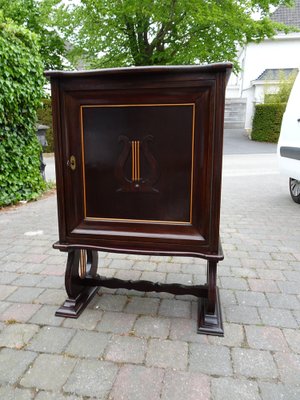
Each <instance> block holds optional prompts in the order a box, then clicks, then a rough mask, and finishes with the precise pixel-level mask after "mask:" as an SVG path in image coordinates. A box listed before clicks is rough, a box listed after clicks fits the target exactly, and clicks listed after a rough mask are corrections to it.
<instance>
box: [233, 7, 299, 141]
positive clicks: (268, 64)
mask: <svg viewBox="0 0 300 400" xmlns="http://www.w3.org/2000/svg"><path fill="white" fill-rule="evenodd" d="M271 18H272V20H274V21H277V22H281V23H284V24H286V25H289V26H293V27H296V28H297V29H300V0H296V1H295V6H294V7H292V8H290V7H279V8H278V9H277V10H276V11H275V12H274V13H273V14H272V17H271ZM238 60H239V64H240V66H241V69H242V70H241V72H240V73H239V74H238V75H234V74H232V76H231V78H230V80H229V83H228V87H227V93H226V97H227V103H228V104H230V103H233V104H237V103H238V102H240V103H241V104H243V106H244V107H245V109H244V127H245V129H246V131H247V132H248V133H249V134H251V129H252V119H253V114H254V110H255V104H257V103H262V102H263V101H264V95H265V93H268V92H269V91H273V92H274V91H275V90H276V87H277V85H278V82H279V76H280V75H281V74H284V75H285V76H288V75H289V74H290V73H292V72H294V71H297V70H298V68H299V67H300V32H291V33H288V34H284V33H278V34H277V35H276V36H275V37H274V38H272V39H265V40H264V41H262V42H261V43H249V44H247V46H245V47H244V48H243V49H240V52H239V57H238Z"/></svg>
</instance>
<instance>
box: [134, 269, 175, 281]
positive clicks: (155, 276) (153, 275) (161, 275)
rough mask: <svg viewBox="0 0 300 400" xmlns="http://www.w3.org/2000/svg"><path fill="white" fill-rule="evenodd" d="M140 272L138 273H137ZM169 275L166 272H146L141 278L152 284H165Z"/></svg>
mask: <svg viewBox="0 0 300 400" xmlns="http://www.w3.org/2000/svg"><path fill="white" fill-rule="evenodd" d="M135 272H138V271H135ZM166 277H167V274H166V273H165V272H157V271H144V272H143V273H142V275H141V277H140V279H141V280H144V281H150V282H165V281H166Z"/></svg>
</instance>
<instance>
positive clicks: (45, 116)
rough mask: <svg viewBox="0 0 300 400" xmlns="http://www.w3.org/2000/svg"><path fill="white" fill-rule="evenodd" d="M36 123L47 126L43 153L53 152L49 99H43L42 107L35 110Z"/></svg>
mask: <svg viewBox="0 0 300 400" xmlns="http://www.w3.org/2000/svg"><path fill="white" fill-rule="evenodd" d="M37 117H38V123H39V124H41V125H47V126H49V129H47V131H46V139H47V143H48V144H47V146H46V147H45V148H44V152H45V153H53V152H54V142H53V140H54V139H53V130H52V108H51V99H43V104H42V107H40V108H39V109H38V110H37Z"/></svg>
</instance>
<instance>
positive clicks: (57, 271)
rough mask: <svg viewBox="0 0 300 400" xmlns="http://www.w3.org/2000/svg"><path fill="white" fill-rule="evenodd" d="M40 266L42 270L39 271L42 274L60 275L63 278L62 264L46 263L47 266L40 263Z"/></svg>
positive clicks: (63, 269)
mask: <svg viewBox="0 0 300 400" xmlns="http://www.w3.org/2000/svg"><path fill="white" fill-rule="evenodd" d="M40 266H41V267H42V270H41V271H39V272H40V273H41V274H42V275H48V276H60V277H61V278H62V279H63V276H64V274H65V266H64V265H47V267H45V266H44V264H40Z"/></svg>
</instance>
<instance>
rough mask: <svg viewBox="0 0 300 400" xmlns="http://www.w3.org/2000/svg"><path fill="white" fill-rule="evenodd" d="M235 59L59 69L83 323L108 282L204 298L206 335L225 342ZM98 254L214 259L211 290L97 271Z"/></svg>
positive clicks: (68, 237)
mask: <svg viewBox="0 0 300 400" xmlns="http://www.w3.org/2000/svg"><path fill="white" fill-rule="evenodd" d="M231 67H232V66H231V64H229V63H222V64H212V65H208V66H190V67H186V66H182V67H141V68H120V69H109V70H98V71H86V72H63V71H52V72H47V73H46V75H47V76H48V77H50V79H51V87H52V108H53V122H54V132H55V156H56V157H55V162H56V182H57V195H58V196H57V197H58V219H59V241H58V242H57V243H55V244H54V247H55V248H57V249H59V250H61V251H67V252H68V261H67V267H66V278H65V279H66V290H67V294H68V299H67V300H66V302H65V304H64V305H63V306H62V307H61V308H60V309H59V310H58V311H57V315H61V316H67V317H73V318H76V317H77V316H78V315H79V314H80V312H81V311H82V310H83V309H84V308H85V307H86V305H87V304H88V302H89V301H90V300H91V298H92V297H93V295H94V294H95V293H96V291H97V289H98V287H99V286H104V287H111V288H117V287H122V288H127V289H135V290H141V291H157V292H161V291H166V292H170V293H174V294H192V295H194V296H197V297H199V298H200V303H199V319H198V320H199V323H198V325H199V327H198V332H199V333H206V334H215V335H223V328H222V320H221V311H220V304H219V296H218V290H217V286H216V276H217V263H218V261H220V260H222V259H223V254H222V250H221V246H220V239H219V220H220V197H221V170H222V147H223V119H224V98H225V87H226V82H227V80H228V78H229V74H230V71H231ZM97 251H111V252H120V253H122V252H124V253H132V254H151V255H182V256H193V257H201V258H204V259H206V260H207V284H206V285H202V286H185V285H179V284H170V285H168V284H159V283H153V282H147V281H121V280H118V279H113V278H104V277H101V276H98V275H97Z"/></svg>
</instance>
